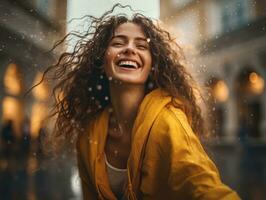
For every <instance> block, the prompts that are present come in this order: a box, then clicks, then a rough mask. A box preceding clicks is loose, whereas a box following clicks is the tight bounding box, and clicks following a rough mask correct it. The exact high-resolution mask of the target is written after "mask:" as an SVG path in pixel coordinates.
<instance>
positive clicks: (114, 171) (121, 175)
mask: <svg viewBox="0 0 266 200" xmlns="http://www.w3.org/2000/svg"><path fill="white" fill-rule="evenodd" d="M105 163H106V169H107V174H108V179H109V184H110V187H111V189H112V191H113V193H114V194H115V196H116V197H117V198H118V199H124V188H125V184H126V183H127V169H119V168H116V167H114V166H112V165H111V164H110V163H109V162H108V160H107V157H106V155H105Z"/></svg>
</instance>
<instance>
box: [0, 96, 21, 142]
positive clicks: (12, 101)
mask: <svg viewBox="0 0 266 200" xmlns="http://www.w3.org/2000/svg"><path fill="white" fill-rule="evenodd" d="M2 106H3V107H2V110H3V120H4V121H6V120H12V121H13V123H14V129H15V133H16V135H17V136H18V137H19V136H20V135H19V134H20V131H21V123H22V120H23V104H22V102H21V101H19V100H18V99H16V98H14V97H5V98H4V99H3V104H2Z"/></svg>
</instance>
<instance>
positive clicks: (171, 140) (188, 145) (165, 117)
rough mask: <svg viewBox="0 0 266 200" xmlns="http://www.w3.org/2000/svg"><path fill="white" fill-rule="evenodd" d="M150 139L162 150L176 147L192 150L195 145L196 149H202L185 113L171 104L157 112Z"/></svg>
mask: <svg viewBox="0 0 266 200" xmlns="http://www.w3.org/2000/svg"><path fill="white" fill-rule="evenodd" d="M150 139H151V141H153V142H155V143H157V144H159V146H161V147H162V148H163V149H164V150H165V149H168V148H171V149H172V150H173V149H177V148H178V149H186V150H187V151H190V152H193V151H195V147H196V146H197V147H196V148H197V151H198V150H199V149H202V147H201V144H200V141H199V139H198V137H197V136H196V134H195V133H194V132H193V130H192V128H191V126H190V124H189V122H188V119H187V116H186V114H185V113H184V112H183V111H182V110H181V109H180V108H176V107H174V106H173V105H171V104H169V105H167V106H166V107H164V108H163V109H162V111H161V112H160V113H159V115H158V117H157V118H156V120H155V122H154V124H153V126H152V128H151V133H150Z"/></svg>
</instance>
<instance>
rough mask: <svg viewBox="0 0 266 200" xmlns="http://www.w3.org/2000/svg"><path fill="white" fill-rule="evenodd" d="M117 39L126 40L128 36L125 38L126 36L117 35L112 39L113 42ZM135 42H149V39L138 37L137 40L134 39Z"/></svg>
mask: <svg viewBox="0 0 266 200" xmlns="http://www.w3.org/2000/svg"><path fill="white" fill-rule="evenodd" d="M115 38H121V39H123V40H125V39H127V36H125V35H115V36H113V37H112V39H111V40H113V39H115ZM134 40H141V41H145V42H147V38H144V37H136V38H134Z"/></svg>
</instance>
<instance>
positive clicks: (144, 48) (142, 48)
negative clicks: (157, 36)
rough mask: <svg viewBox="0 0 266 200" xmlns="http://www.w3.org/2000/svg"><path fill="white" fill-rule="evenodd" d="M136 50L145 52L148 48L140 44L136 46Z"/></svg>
mask: <svg viewBox="0 0 266 200" xmlns="http://www.w3.org/2000/svg"><path fill="white" fill-rule="evenodd" d="M136 46H137V48H138V49H140V50H146V49H149V47H148V46H147V45H142V44H138V45H136Z"/></svg>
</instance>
